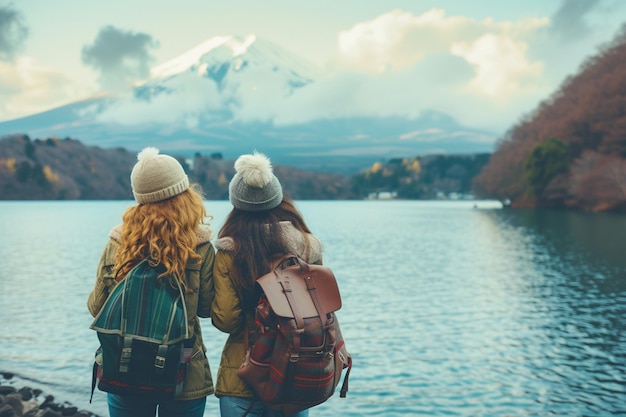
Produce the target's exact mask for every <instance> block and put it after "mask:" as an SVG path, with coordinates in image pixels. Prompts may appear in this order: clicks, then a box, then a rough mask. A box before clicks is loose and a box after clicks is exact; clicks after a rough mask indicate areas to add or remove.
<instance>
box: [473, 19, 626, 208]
mask: <svg viewBox="0 0 626 417" xmlns="http://www.w3.org/2000/svg"><path fill="white" fill-rule="evenodd" d="M625 68H626V27H623V28H622V29H621V30H620V32H619V33H618V34H617V36H616V37H615V38H614V39H613V40H612V41H611V42H610V43H608V44H606V45H604V46H602V47H601V48H600V49H599V50H598V53H597V54H595V55H594V56H592V57H590V58H588V59H587V60H586V61H585V62H584V63H583V65H582V66H581V68H580V69H579V71H578V73H577V74H576V75H573V76H571V77H568V78H567V79H566V80H565V81H564V82H563V83H562V85H561V86H560V88H559V89H558V91H556V92H555V93H554V94H552V96H551V97H549V98H548V99H547V100H545V101H544V102H542V103H541V104H540V105H539V106H538V107H537V108H536V109H535V110H534V111H533V112H532V113H531V114H529V115H527V116H525V117H523V118H522V119H521V120H520V121H519V122H518V123H517V124H516V125H514V126H513V127H512V128H511V129H510V130H509V131H508V132H507V133H506V134H505V135H504V136H503V137H502V138H501V139H500V140H499V142H498V144H497V148H496V151H495V152H494V154H493V155H492V157H491V160H490V163H489V164H488V165H487V166H486V167H485V168H484V169H483V171H482V172H481V173H480V174H479V175H478V176H477V177H476V179H475V182H474V189H475V192H476V193H477V194H479V195H481V196H483V197H491V198H499V199H501V200H504V199H510V200H511V201H513V204H514V205H515V204H517V205H523V204H527V203H529V202H531V203H533V204H535V205H555V204H556V205H559V204H560V205H565V206H570V207H582V208H585V209H592V210H594V209H611V208H621V207H622V206H623V205H624V203H626V198H625V197H624V196H623V195H622V194H620V192H619V187H618V186H617V185H616V182H615V181H616V176H617V175H618V173H619V172H621V171H620V170H621V169H622V168H621V166H622V164H623V163H624V161H625V159H624V158H626V71H625V70H624V69H625ZM549 138H559V140H560V141H562V142H563V143H564V144H566V145H567V148H568V152H567V156H563V158H564V160H563V164H556V165H554V164H555V162H554V161H553V160H552V159H550V158H548V159H546V160H545V162H546V163H548V164H551V165H550V166H547V167H540V164H541V158H540V157H539V155H534V154H533V152H539V149H542V148H537V147H538V146H542V145H541V144H542V143H545V141H547V140H548V139H549ZM553 145H554V144H553ZM544 146H547V145H544ZM551 146H552V145H551ZM544 150H545V149H544ZM554 151H555V152H557V150H556V148H555V149H554ZM564 155H565V154H564ZM555 169H556V170H557V171H558V172H559V173H560V174H559V175H556V176H553V175H546V174H547V173H550V172H551V171H554V170H555ZM555 180H558V181H556V182H555V183H554V184H550V183H551V182H553V181H555ZM557 183H558V184H557ZM584 184H587V185H588V184H594V187H595V188H593V189H591V188H588V187H587V186H583V185H584ZM557 188H558V189H559V191H558V192H555V191H556V189H557ZM539 191H542V192H539ZM529 196H531V197H532V198H531V200H532V201H529ZM557 200H558V201H557Z"/></svg>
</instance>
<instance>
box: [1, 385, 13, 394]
mask: <svg viewBox="0 0 626 417" xmlns="http://www.w3.org/2000/svg"><path fill="white" fill-rule="evenodd" d="M14 392H17V390H16V389H15V387H12V386H10V385H0V395H9V394H13V393H14Z"/></svg>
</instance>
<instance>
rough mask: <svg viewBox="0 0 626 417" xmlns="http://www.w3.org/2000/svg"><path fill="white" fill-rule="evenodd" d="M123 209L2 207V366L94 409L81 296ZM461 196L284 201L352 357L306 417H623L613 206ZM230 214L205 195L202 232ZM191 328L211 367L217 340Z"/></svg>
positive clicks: (620, 291)
mask: <svg viewBox="0 0 626 417" xmlns="http://www.w3.org/2000/svg"><path fill="white" fill-rule="evenodd" d="M129 204H130V202H50V203H48V202H2V203H0V262H1V264H0V326H1V329H2V330H1V331H0V370H5V371H6V370H8V371H13V372H15V373H17V374H19V375H20V377H21V378H22V379H25V380H26V383H28V384H30V385H31V386H36V387H41V388H43V389H44V391H45V392H46V393H51V394H53V395H55V396H56V397H57V399H58V400H66V401H69V402H71V403H73V404H74V405H76V406H78V407H79V408H82V409H86V410H92V411H93V412H95V413H99V414H101V415H102V416H105V415H106V406H105V396H104V394H103V393H101V392H98V391H97V392H96V394H95V398H94V402H93V404H89V402H88V398H89V390H90V382H91V364H92V357H93V352H94V350H95V348H96V347H97V339H96V335H95V333H94V332H93V331H91V330H89V329H88V327H89V324H90V323H91V317H90V316H89V314H88V312H87V309H86V305H85V303H86V299H87V295H88V293H89V292H90V291H91V289H92V285H93V280H94V274H95V270H96V266H97V262H98V259H99V257H100V253H101V250H102V249H103V247H104V244H105V243H106V234H107V232H108V230H109V229H110V228H111V227H112V226H113V225H115V224H116V223H118V222H119V220H120V216H121V213H122V211H123V210H124V209H125V208H126V207H128V205H129ZM473 204H474V203H436V202H409V201H359V202H300V203H299V207H300V209H301V210H302V211H303V212H304V214H305V217H306V218H307V219H308V221H309V226H310V227H311V228H312V229H313V230H314V232H315V233H317V234H318V235H319V236H320V238H321V239H322V241H323V242H324V244H325V263H326V264H328V265H329V266H331V267H332V268H333V270H334V271H335V274H336V275H337V277H338V280H339V285H340V289H341V291H342V295H343V298H344V307H343V309H342V310H341V311H340V315H339V317H340V320H341V321H342V328H343V332H344V335H345V337H346V340H347V343H348V348H349V349H350V350H351V352H352V354H353V356H354V360H355V368H354V369H353V372H352V375H351V378H350V392H349V393H348V398H347V399H340V398H338V395H337V397H333V398H332V399H331V400H330V401H329V402H328V403H326V404H323V405H321V406H319V407H316V408H315V409H314V410H313V411H312V412H311V416H312V417H318V416H319V417H321V416H337V415H341V416H368V415H372V416H374V415H375V416H420V415H423V416H547V415H558V416H604V415H625V414H626V335H625V333H624V331H625V327H626V322H625V314H626V256H624V251H625V248H626V216H618V215H611V214H589V213H574V212H554V211H524V210H501V209H499V208H496V207H497V206H496V205H494V204H490V203H488V202H479V203H478V208H477V209H474V208H472V206H473ZM229 207H230V206H229V205H228V203H227V202H222V201H220V202H207V208H208V210H209V211H210V212H211V213H212V214H214V216H215V220H214V221H213V226H214V229H217V228H218V227H219V225H220V223H221V221H222V219H223V218H224V215H225V214H226V213H227V212H228V210H229ZM203 330H204V337H205V341H206V343H207V347H208V348H209V353H210V356H209V359H210V362H211V366H212V369H213V374H214V376H215V373H216V371H217V365H218V361H219V352H220V349H221V346H222V344H223V342H224V340H225V336H224V335H223V334H221V333H219V332H218V331H217V330H215V329H214V328H212V326H211V324H210V322H209V321H205V322H204V328H203ZM205 415H206V416H217V415H218V411H217V401H216V399H215V397H210V398H209V401H208V406H207V411H206V414H205Z"/></svg>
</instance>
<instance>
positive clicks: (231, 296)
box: [211, 153, 322, 417]
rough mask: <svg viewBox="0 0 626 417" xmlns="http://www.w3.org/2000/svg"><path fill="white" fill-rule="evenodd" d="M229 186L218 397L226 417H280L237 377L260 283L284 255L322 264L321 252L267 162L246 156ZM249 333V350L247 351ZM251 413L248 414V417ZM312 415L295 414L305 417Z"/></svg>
mask: <svg viewBox="0 0 626 417" xmlns="http://www.w3.org/2000/svg"><path fill="white" fill-rule="evenodd" d="M235 170H236V174H235V176H234V177H233V179H232V180H231V182H230V185H229V197H230V202H231V203H232V205H233V209H232V211H231V212H230V214H229V215H228V217H227V219H226V221H225V223H224V225H223V227H222V228H221V230H220V232H219V236H218V237H219V239H218V240H217V241H216V248H217V254H216V258H215V265H214V272H213V275H214V280H215V298H214V301H213V308H212V313H211V320H212V322H213V325H214V326H215V327H217V328H218V329H220V330H221V331H223V332H226V333H229V334H230V336H229V337H228V340H227V341H226V344H225V345H224V349H223V351H222V358H221V362H220V367H219V370H218V373H217V382H216V395H217V396H218V397H219V400H220V413H221V416H222V417H241V416H242V415H244V414H245V415H247V416H249V417H278V416H283V413H282V412H279V411H275V410H271V409H269V408H267V407H264V406H263V404H262V403H261V402H260V401H255V400H254V398H253V392H252V391H251V390H250V388H249V387H247V386H246V384H245V382H244V381H243V380H241V379H240V378H239V377H238V376H237V369H238V368H239V366H240V365H241V362H242V359H243V358H244V356H245V354H246V350H247V349H248V347H249V346H251V345H252V344H253V343H254V340H255V336H256V335H255V332H254V328H255V326H254V317H255V316H254V310H255V307H256V305H257V301H258V299H259V297H260V295H261V293H260V291H259V289H258V287H257V286H255V282H256V279H257V278H258V277H260V276H261V275H263V274H265V273H267V272H269V271H270V269H271V265H272V262H273V261H275V260H276V259H277V258H278V257H280V256H281V255H284V254H286V253H292V254H295V255H298V256H299V257H300V258H302V259H303V260H305V261H306V262H308V263H318V264H320V263H321V262H322V247H321V243H320V241H319V239H318V238H317V237H316V236H314V235H313V234H312V233H311V231H310V230H309V228H308V226H307V225H306V223H305V221H304V219H303V218H302V215H301V214H300V212H299V211H298V210H297V209H296V207H295V206H294V204H293V202H292V201H291V200H290V199H289V198H287V197H284V196H283V192H282V187H281V185H280V182H279V181H278V178H276V176H275V175H274V174H273V171H272V166H271V164H270V161H269V159H268V158H267V157H265V156H264V155H262V154H258V153H255V154H253V155H242V156H240V157H239V158H238V159H237V161H236V162H235ZM246 327H247V329H248V334H249V346H245V345H244V332H245V331H246V330H245V329H246ZM246 413H247V414H246ZM307 415H308V410H304V411H301V412H298V413H296V414H293V416H297V417H305V416H307Z"/></svg>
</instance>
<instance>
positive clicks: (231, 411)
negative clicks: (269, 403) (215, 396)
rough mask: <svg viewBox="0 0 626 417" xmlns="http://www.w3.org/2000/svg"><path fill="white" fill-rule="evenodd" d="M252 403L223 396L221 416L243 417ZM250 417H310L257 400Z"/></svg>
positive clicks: (243, 399)
mask: <svg viewBox="0 0 626 417" xmlns="http://www.w3.org/2000/svg"><path fill="white" fill-rule="evenodd" d="M252 401H254V400H253V399H252V398H245V397H230V396H221V397H220V416H221V417H241V416H243V414H244V413H245V412H246V410H247V409H248V407H250V404H251V403H252ZM111 417H113V416H111ZM248 417H309V410H303V411H299V412H297V413H296V414H291V415H290V416H285V415H284V414H283V413H282V411H276V410H271V409H269V408H267V407H264V406H263V403H262V402H261V401H259V400H256V401H255V402H254V405H253V406H252V408H251V409H250V411H249V412H248Z"/></svg>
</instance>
